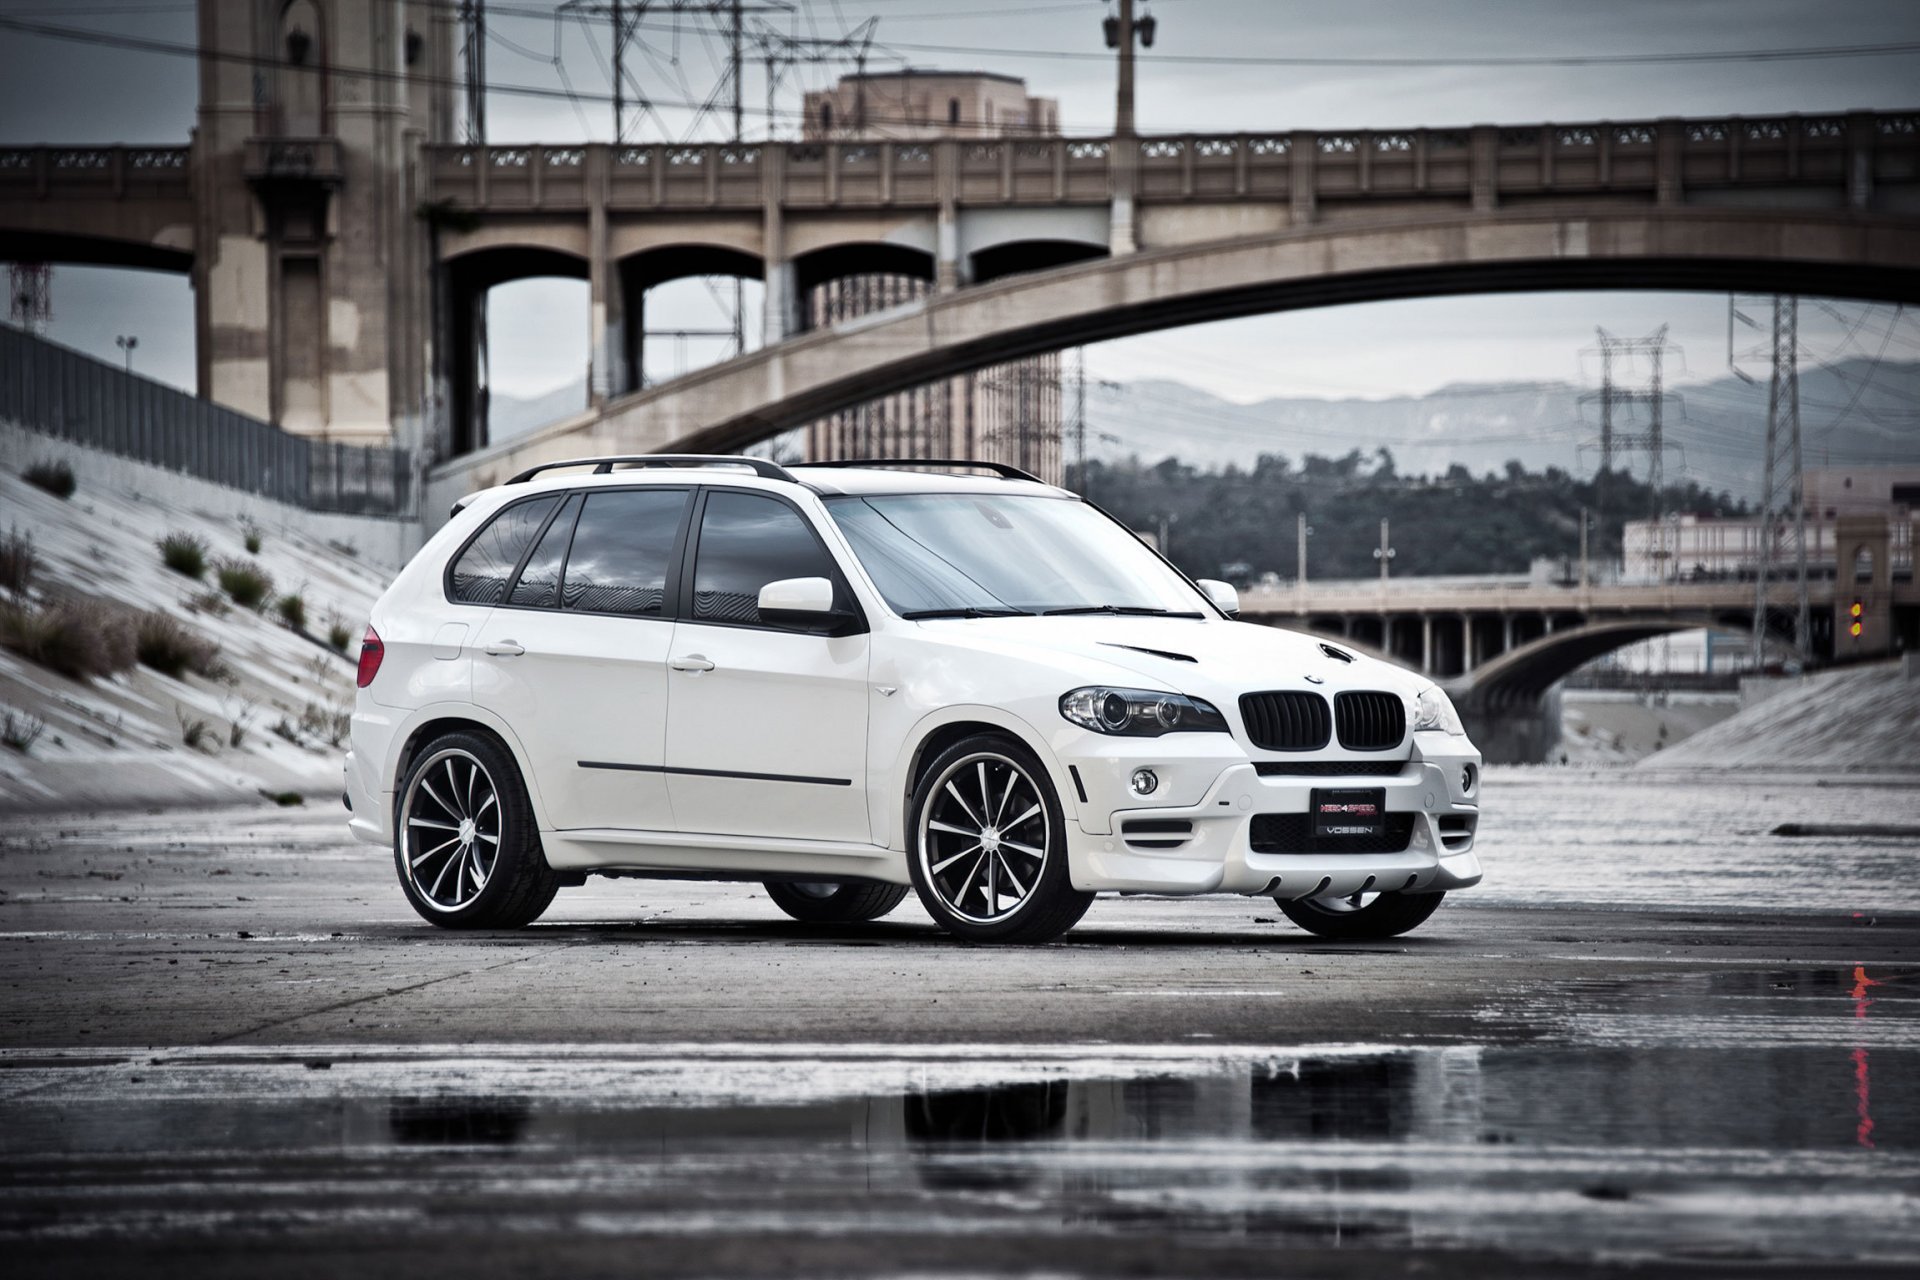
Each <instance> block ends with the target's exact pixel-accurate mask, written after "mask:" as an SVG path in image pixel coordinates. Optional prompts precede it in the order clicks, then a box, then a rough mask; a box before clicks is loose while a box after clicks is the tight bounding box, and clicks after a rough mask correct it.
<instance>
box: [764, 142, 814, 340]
mask: <svg viewBox="0 0 1920 1280" xmlns="http://www.w3.org/2000/svg"><path fill="white" fill-rule="evenodd" d="M786 185H787V149H786V148H785V147H783V146H777V145H773V144H769V145H767V146H763V147H761V148H760V202H761V215H760V231H761V235H760V238H761V241H762V258H761V260H762V262H763V263H764V264H765V265H764V267H763V268H762V270H763V274H762V276H761V282H762V284H764V286H765V288H766V293H765V296H764V300H763V304H762V305H763V309H764V313H765V314H764V317H763V320H762V335H763V338H764V340H765V342H766V345H767V346H769V347H771V346H773V345H774V344H776V343H779V342H784V341H786V340H787V339H788V338H791V337H792V336H793V335H795V334H796V333H799V332H800V329H801V323H800V307H801V304H802V302H803V301H804V300H803V299H802V298H801V297H800V290H799V288H798V287H797V286H796V284H795V280H794V271H793V262H792V260H791V259H790V258H788V256H787V220H786V210H785V209H784V208H782V207H781V204H780V193H781V192H782V191H783V190H785V189H786Z"/></svg>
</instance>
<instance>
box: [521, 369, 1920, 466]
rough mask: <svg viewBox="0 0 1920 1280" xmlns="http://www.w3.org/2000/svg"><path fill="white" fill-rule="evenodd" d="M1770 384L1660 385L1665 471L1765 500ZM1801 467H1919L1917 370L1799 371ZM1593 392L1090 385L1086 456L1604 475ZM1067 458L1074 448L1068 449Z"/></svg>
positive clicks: (569, 398) (1626, 429)
mask: <svg viewBox="0 0 1920 1280" xmlns="http://www.w3.org/2000/svg"><path fill="white" fill-rule="evenodd" d="M1768 393H1769V388H1768V385H1767V383H1766V382H1764V381H1763V382H1758V383H1749V382H1746V381H1743V380H1741V379H1739V378H1736V377H1733V376H1731V375H1727V376H1723V377H1720V378H1716V379H1712V380H1709V381H1704V382H1697V383H1693V384H1689V385H1686V386H1681V387H1676V388H1672V389H1670V390H1668V392H1667V393H1666V396H1665V398H1664V400H1663V434H1664V437H1665V440H1666V445H1667V448H1666V450H1665V459H1666V467H1665V470H1666V478H1667V480H1668V481H1669V482H1670V483H1672V482H1677V481H1680V480H1683V479H1690V480H1694V481H1697V482H1698V483H1699V484H1701V485H1704V486H1706V487H1709V488H1712V489H1714V490H1726V491H1728V492H1730V493H1732V494H1734V495H1735V496H1736V497H1740V498H1749V499H1750V498H1753V497H1756V496H1757V495H1758V493H1759V490H1760V487H1761V484H1762V473H1763V469H1764V465H1765V463H1764V457H1763V453H1764V446H1765V441H1766V422H1767V400H1768ZM585 404H586V389H585V387H584V386H583V385H581V384H578V383H575V384H572V385H569V386H565V387H561V388H559V389H557V390H554V391H550V392H547V393H546V394H544V395H540V396H536V397H530V398H525V399H521V398H516V397H512V396H505V395H502V396H496V397H495V398H494V401H493V424H494V427H493V437H494V438H495V439H505V438H507V437H509V436H513V435H518V434H521V433H523V432H525V431H528V430H531V429H532V428H534V427H536V426H539V425H541V424H543V423H546V422H552V421H556V420H558V419H560V418H564V417H567V416H569V415H571V414H574V413H578V412H579V411H580V410H581V409H582V408H583V407H584V406H585ZM1800 411H1801V434H1802V451H1803V456H1804V458H1805V462H1806V465H1807V466H1809V467H1819V466H1872V465H1898V464H1903V463H1904V464H1908V465H1913V464H1920V363H1916V362H1912V361H1892V360H1881V361H1872V360H1865V359H1857V360H1850V361H1846V362H1841V363H1837V364H1833V365H1823V366H1817V367H1811V368H1807V369H1804V370H1803V371H1802V372H1801V374H1800ZM1615 412H1616V417H1615V431H1616V433H1617V436H1618V437H1621V438H1624V437H1627V436H1632V435H1640V436H1644V435H1645V434H1646V433H1647V431H1648V428H1649V426H1650V423H1649V421H1648V417H1649V414H1648V406H1647V405H1646V404H1645V403H1644V402H1631V403H1627V404H1622V405H1618V406H1617V407H1616V411H1615ZM1600 418H1601V406H1600V404H1599V402H1598V397H1597V394H1596V389H1595V388H1592V387H1580V386H1575V385H1573V384H1571V383H1566V382H1510V383H1470V384H1460V385H1455V386H1447V387H1442V388H1440V389H1438V390H1436V391H1432V392H1429V393H1427V394H1425V395H1419V396H1390V397H1385V398H1381V399H1362V398H1346V399H1317V398H1309V397H1274V398H1271V399H1266V400H1260V401H1257V402H1255V403H1252V404H1237V403H1235V402H1233V401H1230V400H1226V399H1223V398H1221V397H1219V396H1216V395H1214V394H1212V393H1211V392H1209V391H1207V390H1205V389H1203V388H1201V387H1198V386H1194V385H1192V384H1190V383H1186V382H1179V381H1173V380H1167V379H1145V380H1138V381H1131V382H1122V383H1118V384H1112V383H1094V382H1089V383H1088V385H1087V442H1086V445H1087V453H1088V456H1089V457H1092V458H1099V459H1104V460H1109V461H1118V460H1124V459H1127V458H1130V457H1137V458H1139V459H1140V460H1141V461H1143V462H1148V463H1151V462H1156V461H1159V460H1160V459H1162V458H1168V457H1176V458H1179V459H1180V460H1181V461H1182V462H1185V463H1188V464H1190V465H1193V466H1197V467H1202V468H1208V467H1212V468H1224V467H1227V466H1239V467H1247V466H1250V465H1251V464H1252V463H1253V461H1254V460H1255V459H1256V458H1258V457H1259V456H1260V455H1261V454H1263V453H1278V454H1283V455H1285V456H1287V457H1290V458H1295V459H1298V458H1301V457H1304V456H1305V455H1307V454H1319V455H1321V456H1325V457H1338V456H1341V455H1344V454H1346V453H1349V452H1351V451H1353V450H1359V451H1360V452H1361V453H1363V454H1368V455H1372V454H1375V453H1377V452H1378V451H1379V450H1381V449H1386V450H1388V451H1390V452H1391V453H1392V455H1393V459H1394V464H1395V466H1396V468H1397V469H1398V470H1399V472H1400V473H1401V474H1402V475H1418V474H1439V473H1442V472H1444V471H1446V470H1447V469H1448V468H1449V467H1452V466H1456V465H1457V466H1464V467H1466V468H1467V469H1468V470H1469V471H1472V472H1474V473H1476V474H1479V473H1483V472H1486V471H1490V470H1497V469H1499V468H1501V467H1503V466H1504V465H1505V464H1506V463H1507V462H1508V461H1509V460H1513V461H1518V462H1520V463H1521V464H1523V465H1524V466H1525V467H1527V468H1528V469H1529V470H1535V471H1538V470H1543V469H1545V468H1547V467H1558V468H1560V469H1562V470H1565V471H1569V472H1572V473H1574V474H1576V475H1584V474H1588V473H1590V472H1592V471H1593V470H1595V469H1596V468H1597V467H1598V466H1599V462H1600V450H1599V437H1600ZM1068 456H1069V458H1070V459H1071V457H1072V456H1073V444H1072V442H1071V441H1069V443H1068ZM1647 461H1648V459H1647V454H1646V452H1645V450H1633V449H1625V448H1623V449H1620V450H1619V451H1617V453H1616V460H1615V466H1616V467H1620V468H1623V469H1625V470H1628V471H1630V472H1632V473H1633V474H1634V475H1637V476H1645V475H1646V474H1647Z"/></svg>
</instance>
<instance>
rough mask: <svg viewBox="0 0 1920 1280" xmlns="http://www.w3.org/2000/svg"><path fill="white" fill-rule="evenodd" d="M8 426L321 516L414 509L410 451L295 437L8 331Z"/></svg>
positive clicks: (2, 401)
mask: <svg viewBox="0 0 1920 1280" xmlns="http://www.w3.org/2000/svg"><path fill="white" fill-rule="evenodd" d="M0 422H6V423H9V424H12V425H14V426H19V427H25V428H27V429H29V430H32V431H37V432H40V433H42V434H44V435H48V436H52V437H54V438H56V439H60V440H70V441H72V442H73V443H75V444H81V445H85V446H87V447H89V448H93V449H100V450H103V451H105V452H107V453H113V454H118V455H119V456H121V457H123V458H132V459H134V460H135V461H138V462H145V463H150V464H152V465H154V466H159V467H165V468H167V469H168V470H171V471H178V472H181V473H183V474H186V475H190V476H194V477H197V478H199V479H201V480H208V481H211V482H213V483H214V484H219V485H225V486H227V487H228V488H232V489H240V490H243V491H246V492H249V493H257V494H260V495H261V496H262V497H266V498H272V499H274V500H276V501H279V502H286V503H290V504H293V505H295V506H301V507H306V508H308V509H309V510H313V511H340V512H353V513H361V514H368V515H394V516H400V515H411V514H413V513H414V511H415V503H414V483H413V469H412V465H411V460H410V458H409V455H408V453H407V451H406V450H404V449H388V448H383V447H380V446H371V445H348V444H340V443H337V442H333V441H327V440H315V439H311V438H309V437H307V436H300V435H294V434H292V433H291V432H287V431H282V430H281V429H280V428H278V427H276V426H274V425H272V424H271V423H267V422H262V421H260V420H259V419H257V418H250V417H248V416H247V415H246V414H243V413H236V412H234V411H233V410H231V409H228V408H224V407H223V406H221V405H217V404H214V403H213V402H212V401H210V400H201V399H199V398H198V397H195V396H190V395H187V394H186V393H185V392H182V391H176V390H175V389H173V388H172V387H169V386H164V385H162V384H161V383H158V382H154V381H152V380H151V379H148V378H141V377H136V376H134V375H132V374H129V373H126V372H124V371H122V370H120V369H117V368H115V367H114V366H113V365H111V364H108V363H105V362H104V361H100V360H95V359H93V358H91V357H89V356H84V355H81V354H80V353H79V352H77V351H71V350H69V349H67V348H66V347H62V346H59V345H57V344H55V343H51V342H47V341H45V340H43V339H40V338H37V337H34V336H33V335H32V334H29V333H26V332H24V331H22V330H19V329H15V328H12V327H11V326H8V325H0Z"/></svg>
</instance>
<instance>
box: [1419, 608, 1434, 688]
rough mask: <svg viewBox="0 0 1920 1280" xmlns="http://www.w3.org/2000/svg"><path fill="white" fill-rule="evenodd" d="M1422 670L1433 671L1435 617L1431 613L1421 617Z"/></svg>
mask: <svg viewBox="0 0 1920 1280" xmlns="http://www.w3.org/2000/svg"><path fill="white" fill-rule="evenodd" d="M1420 669H1421V670H1422V671H1426V672H1429V673H1430V672H1432V670H1433V615H1432V614H1430V613H1423V614H1421V615H1420Z"/></svg>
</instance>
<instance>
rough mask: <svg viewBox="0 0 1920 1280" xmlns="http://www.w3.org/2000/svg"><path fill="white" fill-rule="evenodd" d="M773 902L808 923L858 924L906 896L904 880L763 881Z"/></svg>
mask: <svg viewBox="0 0 1920 1280" xmlns="http://www.w3.org/2000/svg"><path fill="white" fill-rule="evenodd" d="M765 888H766V891H767V896H768V897H769V898H772V899H773V905H774V906H776V907H779V908H780V909H781V910H782V911H784V912H786V913H787V914H788V915H790V916H792V917H793V918H794V919H795V920H800V921H803V922H805V923H807V924H859V923H861V922H862V921H866V920H878V919H879V918H880V917H881V916H883V915H885V914H887V912H889V911H891V910H893V909H894V908H895V907H897V906H899V905H900V904H901V903H902V902H905V901H906V900H907V894H908V893H909V892H910V890H909V889H908V888H907V886H906V885H903V884H880V883H876V882H874V881H870V880H863V881H857V882H855V883H853V884H824V883H823V884H813V883H795V884H789V883H786V882H784V881H780V880H769V881H767V882H766V885H765Z"/></svg>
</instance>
